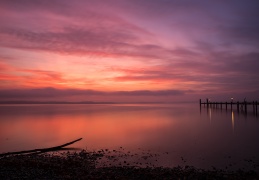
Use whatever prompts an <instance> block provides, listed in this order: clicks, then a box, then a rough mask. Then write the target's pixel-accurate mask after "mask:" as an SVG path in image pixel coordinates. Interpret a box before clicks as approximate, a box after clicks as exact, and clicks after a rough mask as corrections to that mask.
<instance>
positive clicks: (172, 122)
mask: <svg viewBox="0 0 259 180" xmlns="http://www.w3.org/2000/svg"><path fill="white" fill-rule="evenodd" d="M241 114H242V113H241V112H240V114H238V113H237V112H236V111H235V110H232V111H226V112H225V111H222V110H221V109H216V108H201V109H200V112H199V105H197V104H144V105H143V104H142V105H140V104H128V105H123V104H118V105H36V106H35V105H12V106H1V107H0V117H1V119H0V144H1V146H0V152H8V151H19V150H27V149H35V148H44V147H51V146H55V145H59V144H64V143H66V142H69V141H72V140H74V139H77V138H81V137H82V138H83V140H82V141H79V142H78V143H76V144H75V145H73V147H79V148H87V149H90V150H91V149H94V150H95V149H100V148H108V149H112V148H118V147H121V146H122V147H124V148H125V149H129V150H137V149H138V148H141V149H146V150H151V151H152V152H160V154H161V152H168V155H166V157H164V158H160V162H159V163H160V165H163V166H173V165H178V164H179V165H187V164H188V165H195V166H198V167H211V165H212V164H213V165H214V166H215V165H219V166H222V164H225V163H229V161H230V159H229V158H226V157H229V156H230V155H231V157H233V161H235V162H239V161H241V160H242V159H244V158H246V157H247V156H249V157H252V156H254V157H258V152H259V144H258V143H255V142H257V141H258V139H257V138H258V137H259V123H258V122H259V121H258V120H257V119H256V118H255V117H254V116H250V115H249V114H248V116H247V117H245V116H242V115H241ZM233 133H235V134H234V135H233ZM237 150H238V151H237ZM181 157H182V158H181ZM182 159H184V161H183V160H182ZM239 164H242V163H239Z"/></svg>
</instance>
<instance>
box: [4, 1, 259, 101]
mask: <svg viewBox="0 0 259 180" xmlns="http://www.w3.org/2000/svg"><path fill="white" fill-rule="evenodd" d="M258 9H259V1H257V0H235V1H226V0H217V1H207V0H94V1H93V0H74V1H71V0H51V1H43V0H11V1H10V0H0V12H1V13H0V101H14V100H33V101H99V102H100V101H113V102H151V101H152V102H182V101H183V102H188V101H194V102H195V101H197V102H198V100H199V99H200V98H201V99H203V100H205V98H210V99H212V100H215V101H217V100H226V101H227V100H230V98H232V97H233V98H234V100H243V99H244V98H246V99H247V100H259V48H258V47H259V33H258V32H259V18H258V17H259V11H258Z"/></svg>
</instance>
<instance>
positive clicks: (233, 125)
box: [231, 110, 235, 134]
mask: <svg viewBox="0 0 259 180" xmlns="http://www.w3.org/2000/svg"><path fill="white" fill-rule="evenodd" d="M231 120H232V131H233V134H234V131H235V116H234V111H233V110H232V112H231Z"/></svg>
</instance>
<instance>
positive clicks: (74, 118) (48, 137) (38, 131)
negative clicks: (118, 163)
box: [0, 106, 174, 152]
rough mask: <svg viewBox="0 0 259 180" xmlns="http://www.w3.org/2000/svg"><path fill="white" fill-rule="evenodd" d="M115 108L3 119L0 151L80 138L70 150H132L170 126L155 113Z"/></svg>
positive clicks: (166, 119) (169, 121)
mask: <svg viewBox="0 0 259 180" xmlns="http://www.w3.org/2000/svg"><path fill="white" fill-rule="evenodd" d="M66 108H67V106H66ZM117 109H118V107H113V108H112V109H109V110H100V111H94V110H92V111H91V112H84V111H79V112H76V113H74V112H73V113H57V112H58V111H55V113H46V112H45V111H44V113H36V114H33V113H32V114H30V113H28V114H24V113H21V114H19V113H18V115H17V116H12V115H9V116H5V120H4V121H1V134H0V136H1V149H0V150H1V152H7V151H19V150H26V149H34V148H42V147H50V146H55V145H60V144H63V143H66V142H68V141H71V140H74V139H77V138H80V137H82V138H83V140H82V141H80V142H78V143H76V144H75V145H73V147H78V148H90V149H96V148H97V149H98V148H113V147H119V146H126V147H128V148H131V149H133V148H136V146H138V147H140V146H142V144H143V143H145V142H150V141H151V139H150V138H152V135H151V134H152V133H154V132H155V133H159V131H161V132H162V131H163V129H164V128H166V127H168V126H170V127H172V125H173V123H174V121H172V120H171V119H170V118H168V117H167V116H163V115H162V114H161V113H160V114H159V111H153V112H152V111H150V110H148V111H147V110H140V111H139V110H137V111H136V110H135V109H133V110H130V111H128V110H125V109H124V110H123V109H122V111H121V109H120V108H119V110H117ZM65 110H66V109H64V111H65ZM132 111H134V112H135V113H132Z"/></svg>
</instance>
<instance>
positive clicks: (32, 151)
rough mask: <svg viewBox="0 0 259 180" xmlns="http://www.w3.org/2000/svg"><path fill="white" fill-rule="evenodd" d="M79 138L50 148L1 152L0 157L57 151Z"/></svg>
mask: <svg viewBox="0 0 259 180" xmlns="http://www.w3.org/2000/svg"><path fill="white" fill-rule="evenodd" d="M80 140H82V138H79V139H76V140H74V141H71V142H68V143H66V144H62V145H59V146H54V147H50V148H42V149H33V150H26V151H17V152H8V153H3V154H0V157H2V156H8V155H17V154H30V153H44V152H50V151H59V150H63V149H64V147H66V146H68V145H71V144H74V143H75V142H77V141H80Z"/></svg>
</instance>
